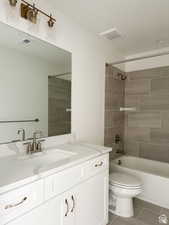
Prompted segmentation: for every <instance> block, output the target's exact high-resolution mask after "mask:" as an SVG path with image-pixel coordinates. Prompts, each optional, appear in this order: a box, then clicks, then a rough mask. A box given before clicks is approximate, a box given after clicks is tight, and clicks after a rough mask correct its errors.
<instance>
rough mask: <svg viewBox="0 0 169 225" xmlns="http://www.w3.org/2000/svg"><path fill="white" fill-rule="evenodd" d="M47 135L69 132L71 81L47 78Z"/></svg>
mask: <svg viewBox="0 0 169 225" xmlns="http://www.w3.org/2000/svg"><path fill="white" fill-rule="evenodd" d="M48 98H49V99H48V135H49V136H55V135H61V134H67V133H71V112H70V111H68V110H66V109H70V108H71V81H69V80H63V79H58V78H56V77H50V78H48Z"/></svg>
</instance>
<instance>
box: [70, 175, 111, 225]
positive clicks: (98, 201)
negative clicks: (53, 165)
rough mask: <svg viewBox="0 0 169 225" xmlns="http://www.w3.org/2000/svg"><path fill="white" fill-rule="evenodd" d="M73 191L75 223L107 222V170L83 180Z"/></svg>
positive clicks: (98, 224)
mask: <svg viewBox="0 0 169 225" xmlns="http://www.w3.org/2000/svg"><path fill="white" fill-rule="evenodd" d="M74 192H75V213H76V216H75V225H86V224H87V225H106V224H107V223H108V171H106V172H104V173H101V174H99V175H96V176H95V177H92V178H90V179H89V180H87V181H85V182H84V183H83V184H81V185H79V186H78V187H77V188H76V189H75V190H74Z"/></svg>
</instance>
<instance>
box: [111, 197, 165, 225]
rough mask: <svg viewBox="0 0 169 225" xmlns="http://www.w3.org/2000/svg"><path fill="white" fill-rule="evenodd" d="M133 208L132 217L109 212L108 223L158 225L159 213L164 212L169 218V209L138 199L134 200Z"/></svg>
mask: <svg viewBox="0 0 169 225" xmlns="http://www.w3.org/2000/svg"><path fill="white" fill-rule="evenodd" d="M134 210H135V215H134V217H132V218H122V217H119V216H115V215H113V214H111V213H109V223H108V225H159V224H160V223H159V216H160V215H161V214H165V215H166V216H167V217H168V219H169V209H164V208H161V207H159V206H156V205H153V204H151V203H148V202H145V201H142V200H139V199H135V200H134ZM167 224H169V221H168V223H167Z"/></svg>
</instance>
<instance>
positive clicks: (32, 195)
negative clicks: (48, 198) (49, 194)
mask: <svg viewBox="0 0 169 225" xmlns="http://www.w3.org/2000/svg"><path fill="white" fill-rule="evenodd" d="M42 202H43V181H37V182H34V183H32V184H28V185H26V186H24V187H21V188H18V189H15V190H13V191H10V192H7V193H5V194H2V195H0V218H1V223H2V224H5V223H7V222H9V221H10V220H12V219H14V218H16V217H18V216H20V215H22V214H23V213H25V212H27V211H29V210H30V209H32V208H34V207H36V206H38V205H39V204H41V203H42ZM1 223H0V224H1Z"/></svg>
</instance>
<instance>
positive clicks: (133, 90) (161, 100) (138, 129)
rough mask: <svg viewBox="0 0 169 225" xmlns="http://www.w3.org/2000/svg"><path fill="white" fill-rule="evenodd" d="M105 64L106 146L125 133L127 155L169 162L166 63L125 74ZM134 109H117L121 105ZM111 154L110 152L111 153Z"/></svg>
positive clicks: (168, 78) (168, 93) (168, 68)
mask: <svg viewBox="0 0 169 225" xmlns="http://www.w3.org/2000/svg"><path fill="white" fill-rule="evenodd" d="M118 72H120V73H121V71H120V70H118V69H115V68H112V67H111V66H110V65H107V66H106V91H105V146H112V143H113V141H114V137H115V134H120V136H121V137H122V138H123V135H124V139H123V140H124V150H125V152H126V153H127V154H129V155H134V156H138V157H143V158H148V159H152V160H157V161H163V162H169V66H168V67H160V68H154V69H148V70H141V71H135V72H129V73H127V77H128V78H127V80H126V81H125V82H124V81H121V80H118V79H115V78H116V75H117V73H118ZM124 105H125V107H132V108H135V111H128V112H125V114H124V113H123V112H120V107H123V106H124ZM112 155H113V154H112Z"/></svg>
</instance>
